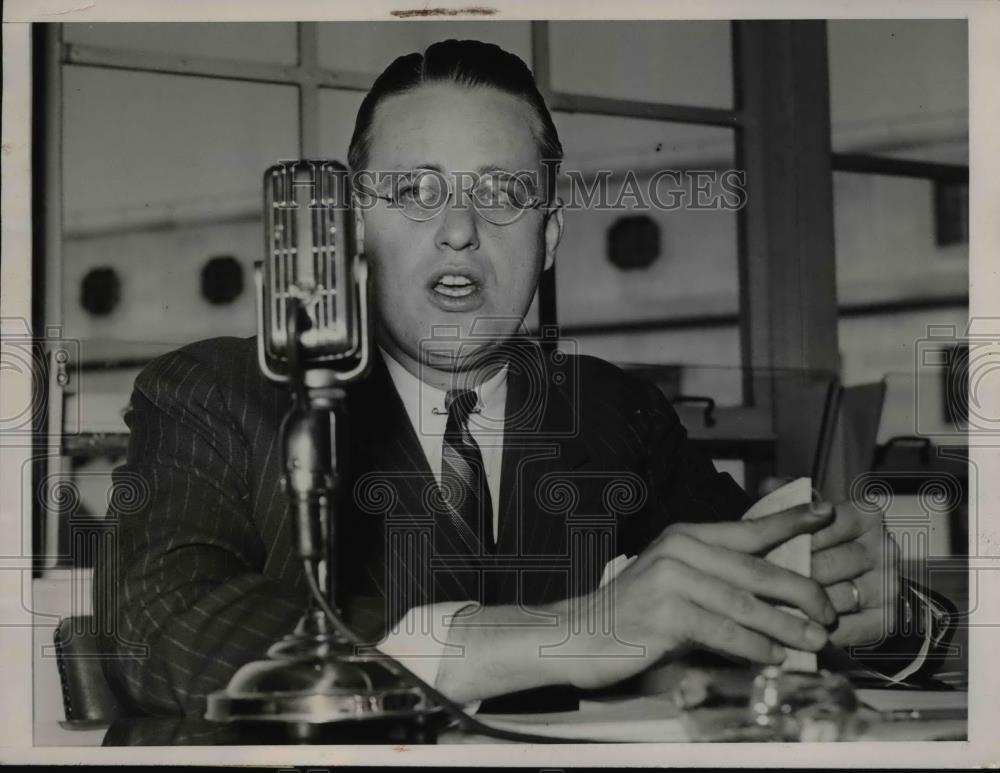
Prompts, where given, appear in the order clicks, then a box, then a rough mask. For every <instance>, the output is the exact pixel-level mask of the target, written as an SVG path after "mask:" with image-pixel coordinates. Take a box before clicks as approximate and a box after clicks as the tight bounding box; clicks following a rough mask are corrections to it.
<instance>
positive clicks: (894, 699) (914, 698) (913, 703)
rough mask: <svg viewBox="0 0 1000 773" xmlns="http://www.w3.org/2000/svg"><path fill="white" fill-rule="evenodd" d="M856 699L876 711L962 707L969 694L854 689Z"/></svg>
mask: <svg viewBox="0 0 1000 773" xmlns="http://www.w3.org/2000/svg"><path fill="white" fill-rule="evenodd" d="M856 692H857V695H858V700H859V701H861V702H862V703H864V704H865V705H866V706H869V707H871V708H873V709H875V710H876V711H911V710H914V709H916V710H925V711H926V710H928V709H930V710H937V709H964V708H966V707H967V706H968V703H969V694H968V693H967V692H963V691H961V690H878V689H871V690H856Z"/></svg>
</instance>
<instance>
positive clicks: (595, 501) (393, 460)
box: [94, 338, 749, 714]
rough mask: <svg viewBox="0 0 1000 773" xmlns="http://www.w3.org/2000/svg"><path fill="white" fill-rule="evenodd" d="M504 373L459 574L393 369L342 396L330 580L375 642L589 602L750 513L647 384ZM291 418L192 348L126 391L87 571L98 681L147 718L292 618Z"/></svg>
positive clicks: (221, 681)
mask: <svg viewBox="0 0 1000 773" xmlns="http://www.w3.org/2000/svg"><path fill="white" fill-rule="evenodd" d="M509 354H510V359H509V362H510V365H509V368H508V398H507V411H506V416H507V419H506V423H505V428H504V455H503V462H502V472H501V495H500V501H499V512H500V525H499V539H498V546H497V554H496V555H495V556H493V557H477V556H464V555H461V551H460V550H457V549H455V548H454V545H455V544H456V542H455V541H454V540H453V537H454V536H455V535H454V534H453V533H452V532H451V531H450V528H449V525H448V524H449V521H448V519H446V518H440V517H435V515H436V510H435V505H434V500H435V497H434V496H433V495H432V494H433V491H434V487H433V482H434V477H433V474H432V473H431V471H430V469H429V467H428V464H427V461H426V458H425V456H424V454H423V451H422V449H421V448H420V445H419V441H418V438H417V435H416V434H415V430H414V428H413V426H412V424H411V422H410V420H409V418H408V417H407V415H406V413H405V409H404V407H403V404H402V402H401V400H400V398H399V396H398V394H397V393H396V391H395V387H394V386H393V384H392V381H391V378H390V377H389V375H388V372H387V370H386V368H385V365H384V363H383V362H382V361H381V360H380V359H376V361H375V363H374V364H373V368H372V372H371V374H370V376H369V377H368V378H367V379H366V380H364V381H363V382H359V383H358V384H356V385H352V386H351V387H350V388H349V389H348V396H347V408H348V415H349V421H350V442H349V445H350V448H351V455H350V460H349V471H348V473H347V475H345V478H346V480H347V481H348V482H347V484H346V486H345V490H346V491H347V492H348V493H347V495H346V496H345V501H344V503H343V505H342V507H341V513H340V515H338V520H337V523H338V529H339V531H338V539H337V545H338V547H339V548H340V551H339V553H338V561H337V563H338V566H337V567H336V570H337V572H338V577H339V578H341V579H340V581H341V584H342V592H341V598H340V602H341V605H342V607H343V608H344V609H345V611H346V613H347V615H348V617H349V619H350V620H351V622H352V624H353V625H354V626H355V627H356V628H357V629H359V630H361V631H363V632H365V634H366V635H367V636H368V637H369V638H370V639H371V640H372V641H373V642H378V641H379V640H380V639H381V637H382V635H383V632H384V630H385V629H386V627H387V626H388V624H390V623H391V622H393V621H394V620H395V619H396V618H398V617H399V616H401V615H402V614H403V613H404V612H405V611H406V608H409V607H410V606H413V605H416V604H419V603H427V602H431V601H442V600H463V599H473V600H479V601H483V602H486V603H513V602H515V601H520V602H521V603H525V604H537V603H543V602H546V601H551V600H555V599H557V598H560V597H566V596H567V595H569V594H570V593H574V594H575V593H578V592H585V591H587V590H589V589H591V588H592V587H595V586H596V585H597V583H598V581H599V577H600V572H601V569H602V567H603V562H604V561H606V560H609V559H610V558H613V557H614V556H616V555H619V554H621V553H628V554H635V553H637V552H638V551H639V550H641V549H642V547H643V546H644V545H645V544H647V543H648V542H649V541H650V540H651V539H652V538H653V537H655V536H656V535H657V534H658V533H659V532H660V531H662V529H663V528H664V527H665V526H666V525H667V524H668V523H670V522H672V521H675V520H678V519H683V520H686V521H693V520H720V519H729V518H738V517H739V516H740V515H741V514H742V513H743V512H744V511H745V510H746V508H747V507H748V505H749V500H748V498H747V496H746V495H745V494H744V492H743V490H742V489H741V488H740V487H739V486H738V485H737V484H736V483H735V482H734V481H733V480H732V478H731V477H729V476H728V475H725V474H721V473H718V472H717V471H716V470H715V468H714V467H713V466H712V464H711V463H710V462H709V461H707V460H705V459H702V458H701V457H700V456H698V455H697V454H695V453H693V451H692V449H691V448H690V446H689V445H688V443H687V441H686V433H685V431H684V428H683V427H682V426H681V424H680V422H679V421H678V419H677V416H676V414H675V413H674V411H673V409H672V408H671V407H670V405H669V404H668V403H667V401H666V400H665V399H664V397H663V396H662V394H661V393H660V392H659V390H657V389H656V388H655V387H654V386H652V385H651V384H649V383H648V382H644V381H638V380H635V379H633V378H631V377H629V376H628V375H626V374H625V373H624V372H622V371H621V370H619V369H617V368H615V367H614V366H611V365H609V364H608V363H605V362H603V361H601V360H598V359H595V358H592V357H572V356H569V357H564V356H562V355H553V356H550V355H546V354H543V352H542V350H541V349H540V348H539V347H538V346H537V345H536V344H534V343H531V342H527V341H521V342H518V343H516V344H512V345H511V347H510V350H509ZM290 404H291V401H290V397H289V394H288V391H287V390H286V389H284V388H282V387H280V386H277V385H275V384H273V383H271V382H270V381H268V380H267V379H265V378H264V377H263V376H262V375H261V374H260V372H259V369H258V366H257V360H256V340H255V339H253V338H249V339H237V338H216V339H211V340H208V341H201V342H198V343H195V344H191V345H189V346H185V347H183V348H182V349H179V350H178V351H175V352H172V353H170V354H167V355H165V356H163V357H160V358H158V359H156V360H155V361H153V362H152V363H150V364H149V365H148V366H147V367H146V368H145V369H144V370H143V371H142V373H141V374H140V375H139V376H138V378H137V379H136V382H135V388H134V391H133V394H132V399H131V404H130V409H129V411H128V412H127V414H126V422H127V424H128V426H129V428H130V429H131V438H130V442H129V449H128V456H127V460H126V463H125V464H124V465H123V466H121V467H119V468H118V469H116V470H115V472H114V485H115V488H116V492H115V494H116V495H115V496H114V497H112V499H113V502H114V503H116V506H113V508H112V509H113V511H112V517H113V518H117V524H116V529H115V534H116V540H115V544H114V548H113V550H112V552H110V553H108V554H105V555H102V556H99V557H98V561H97V570H96V572H95V583H94V588H95V589H94V609H95V615H97V616H98V617H99V618H101V620H102V622H103V625H102V630H105V631H108V632H109V635H108V636H107V637H106V639H105V642H104V646H105V648H106V649H107V650H109V651H111V652H114V653H117V654H118V655H119V657H118V658H117V659H115V660H112V661H109V662H108V664H107V667H106V671H107V673H108V676H109V678H110V679H111V680H112V682H113V683H115V684H116V686H117V687H118V688H119V692H123V693H124V694H125V696H126V697H127V698H131V700H132V701H133V703H134V704H135V705H136V707H137V708H138V709H140V710H143V711H146V712H150V713H154V714H162V713H177V712H178V711H183V712H200V711H202V710H203V708H204V699H205V696H206V695H207V694H208V693H210V692H211V691H213V690H215V689H218V688H220V687H223V686H224V685H225V684H226V682H227V681H228V679H229V677H230V676H231V675H232V673H233V672H234V671H235V669H236V668H238V667H239V666H240V665H241V664H243V663H245V662H248V661H250V660H253V659H256V658H259V657H261V656H263V654H264V653H265V651H266V649H267V647H268V646H269V645H270V644H271V643H273V642H274V641H276V640H277V639H279V638H280V637H281V636H282V635H284V634H286V633H288V632H289V631H290V630H291V629H292V628H293V627H294V625H295V622H296V621H297V619H298V617H299V615H300V614H301V613H302V611H303V607H304V601H305V598H306V595H307V590H306V585H305V582H304V576H303V574H302V570H301V567H300V564H299V562H298V559H297V558H296V554H295V549H294V542H293V539H292V537H293V534H292V523H291V519H290V517H289V509H288V507H287V502H286V497H285V495H284V494H283V493H282V491H281V489H280V485H279V482H280V477H281V460H280V458H279V457H280V454H279V444H278V430H279V426H280V422H281V419H282V418H283V416H284V415H285V413H286V411H287V410H288V408H289V406H290ZM407 546H410V548H412V547H413V546H418V547H417V548H415V551H416V552H414V551H413V550H410V548H408V547H407ZM407 551H409V552H407Z"/></svg>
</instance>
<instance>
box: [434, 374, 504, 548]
mask: <svg viewBox="0 0 1000 773" xmlns="http://www.w3.org/2000/svg"><path fill="white" fill-rule="evenodd" d="M478 402H479V398H478V397H477V396H476V393H475V392H474V391H472V390H471V389H453V390H451V391H449V392H448V393H447V395H445V400H444V406H445V409H446V410H447V411H448V422H447V424H446V425H445V429H444V446H443V448H442V453H441V490H442V494H443V499H444V501H445V503H446V504H447V509H448V514H449V516H450V517H451V519H452V523H453V525H454V526H455V529H456V531H457V532H458V534H459V535H460V536H461V538H462V540H463V542H464V543H465V544H466V546H467V547H468V550H469V552H470V554H472V555H481V554H483V553H495V552H496V543H495V542H494V540H493V501H492V499H491V498H490V487H489V485H488V484H487V481H486V471H485V469H484V467H483V455H482V453H481V452H480V450H479V444H478V443H476V440H475V438H474V437H472V433H471V432H469V414H471V413H472V412H473V410H475V408H476V405H477V403H478Z"/></svg>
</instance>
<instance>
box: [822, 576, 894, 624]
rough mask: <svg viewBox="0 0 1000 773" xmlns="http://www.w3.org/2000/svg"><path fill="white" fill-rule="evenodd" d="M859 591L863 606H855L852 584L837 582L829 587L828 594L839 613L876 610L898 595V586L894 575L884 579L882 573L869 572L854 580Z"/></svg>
mask: <svg viewBox="0 0 1000 773" xmlns="http://www.w3.org/2000/svg"><path fill="white" fill-rule="evenodd" d="M852 582H853V584H854V585H855V586H856V587H857V589H858V596H859V599H860V602H861V606H860V607H858V606H857V605H856V604H855V600H854V592H853V591H852V590H851V582H837V583H833V584H832V585H829V586H827V588H826V594H827V595H828V596H829V597H830V601H831V602H832V603H833V608H834V609H836V610H837V612H838V613H840V614H844V613H848V612H857V611H858V609H859V608H860V609H875V608H878V607H883V606H885V605H886V602H887V600H890V599H895V598H896V596H897V595H898V584H897V581H896V578H895V577H894V575H892V574H889V575H888V576H885V577H883V576H882V574H881V573H880V572H869V573H868V574H864V575H862V576H861V577H858V578H856V579H854V580H852Z"/></svg>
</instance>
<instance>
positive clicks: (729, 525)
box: [670, 502, 833, 553]
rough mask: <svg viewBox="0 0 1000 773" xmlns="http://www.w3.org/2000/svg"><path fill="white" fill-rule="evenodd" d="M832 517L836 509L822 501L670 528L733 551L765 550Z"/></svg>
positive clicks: (824, 522)
mask: <svg viewBox="0 0 1000 773" xmlns="http://www.w3.org/2000/svg"><path fill="white" fill-rule="evenodd" d="M832 518H833V508H832V507H831V506H830V505H829V503H827V502H822V503H819V505H814V504H807V505H799V506H797V507H792V508H789V509H788V510H783V511H781V512H780V513H774V514H773V515H765V516H763V517H761V518H755V519H754V520H752V521H735V522H733V521H728V522H724V523H684V524H677V525H676V526H673V527H670V529H671V532H673V533H675V534H688V535H690V536H692V537H694V538H696V539H698V540H700V541H701V542H705V543H708V544H710V545H719V546H720V547H724V548H728V549H729V550H738V551H740V552H741V553H762V552H764V551H766V550H767V549H768V548H771V547H774V546H775V545H779V544H781V543H782V542H785V541H787V540H789V539H791V538H792V537H794V536H796V535H798V534H807V533H811V532H814V531H816V530H817V529H820V528H822V527H823V526H825V525H826V524H827V523H828V522H829V521H830V519H832Z"/></svg>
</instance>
